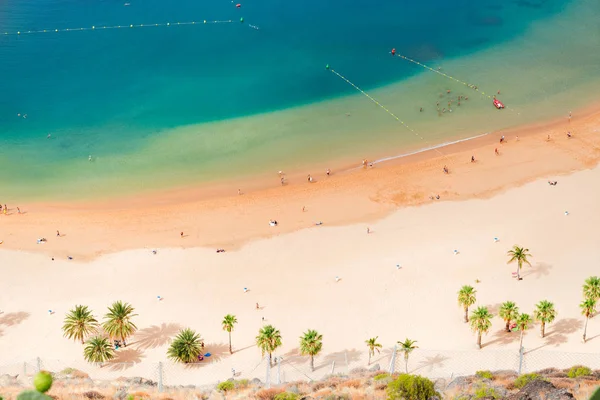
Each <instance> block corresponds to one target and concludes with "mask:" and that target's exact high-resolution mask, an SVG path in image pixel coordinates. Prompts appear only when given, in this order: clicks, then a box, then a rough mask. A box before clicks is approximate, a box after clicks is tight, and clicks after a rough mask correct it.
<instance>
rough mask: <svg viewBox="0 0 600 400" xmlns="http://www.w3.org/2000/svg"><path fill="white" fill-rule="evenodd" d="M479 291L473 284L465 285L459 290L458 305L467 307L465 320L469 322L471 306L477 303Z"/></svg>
mask: <svg viewBox="0 0 600 400" xmlns="http://www.w3.org/2000/svg"><path fill="white" fill-rule="evenodd" d="M476 293H477V291H476V290H475V289H474V288H473V286H469V285H465V286H463V287H461V288H460V290H459V291H458V305H460V306H463V307H464V308H465V322H469V307H470V306H472V305H473V304H475V300H476V299H475V294H476Z"/></svg>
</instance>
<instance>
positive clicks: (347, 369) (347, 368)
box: [344, 352, 350, 375]
mask: <svg viewBox="0 0 600 400" xmlns="http://www.w3.org/2000/svg"><path fill="white" fill-rule="evenodd" d="M344 358H345V359H346V374H348V375H350V364H349V363H348V353H347V352H344Z"/></svg>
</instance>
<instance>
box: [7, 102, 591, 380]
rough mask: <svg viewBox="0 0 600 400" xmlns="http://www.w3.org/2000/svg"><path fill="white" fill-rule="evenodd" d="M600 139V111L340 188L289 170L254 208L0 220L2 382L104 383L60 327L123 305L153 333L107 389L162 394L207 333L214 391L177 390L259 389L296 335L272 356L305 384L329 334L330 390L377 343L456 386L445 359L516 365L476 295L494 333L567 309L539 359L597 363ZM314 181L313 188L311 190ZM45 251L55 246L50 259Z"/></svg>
mask: <svg viewBox="0 0 600 400" xmlns="http://www.w3.org/2000/svg"><path fill="white" fill-rule="evenodd" d="M599 130H600V111H598V108H597V107H596V109H595V110H587V111H580V112H577V113H574V114H573V119H572V121H571V122H569V121H568V120H567V118H566V117H564V118H560V119H559V120H557V121H552V122H549V123H547V124H540V125H536V126H527V127H521V128H519V129H514V130H511V131H505V132H495V133H493V134H490V135H488V136H486V137H483V138H480V139H477V140H473V141H470V142H464V143H461V144H457V145H455V146H449V147H445V148H443V149H440V150H439V151H430V152H425V153H421V154H418V155H415V156H412V157H407V158H403V159H398V160H395V161H393V162H389V163H382V164H376V165H375V166H374V167H372V168H365V169H362V168H358V169H355V170H352V171H348V172H344V173H339V172H336V170H334V174H333V175H332V176H331V177H327V176H325V173H324V171H325V168H323V167H322V166H319V168H320V170H319V173H317V172H316V171H317V169H315V171H306V172H303V173H302V174H300V173H298V174H295V175H290V176H288V177H287V181H288V184H287V185H285V186H283V187H282V186H281V185H280V183H279V177H278V176H277V172H276V171H275V172H274V174H273V177H272V178H269V179H268V182H267V181H261V182H254V183H252V184H248V185H246V186H241V187H240V188H241V189H242V195H238V194H237V187H235V186H231V187H229V188H212V189H211V188H208V189H207V188H202V189H182V190H179V191H174V192H170V193H157V194H155V195H150V196H145V197H143V198H138V199H118V200H115V201H114V202H104V203H95V204H92V203H86V204H81V203H80V204H12V202H11V203H9V204H8V207H9V209H10V212H9V215H1V216H0V240H3V241H4V243H3V244H2V245H1V246H2V247H1V249H0V250H1V251H0V265H2V281H1V283H0V310H1V311H2V312H3V314H0V354H1V355H2V356H1V361H0V370H4V371H9V370H12V369H11V368H19V367H17V366H19V365H22V364H23V362H30V360H34V359H35V358H36V357H40V358H41V359H42V360H45V361H44V366H45V367H47V368H53V365H55V366H57V367H56V368H58V366H62V367H67V366H71V367H81V368H82V369H85V368H88V369H89V368H91V367H90V366H88V365H86V363H85V362H84V361H83V357H82V346H81V344H78V343H75V342H73V341H69V340H67V339H65V338H63V337H62V332H61V326H62V321H63V318H64V314H65V313H66V312H67V311H68V310H69V309H70V308H72V307H73V306H74V305H75V304H85V305H88V306H89V307H90V308H91V309H93V310H94V313H95V315H97V316H98V317H101V316H102V315H103V314H104V313H105V310H106V306H107V305H109V304H110V303H111V302H113V301H115V300H123V301H127V302H130V303H131V304H132V305H134V307H135V308H136V312H137V313H138V314H139V316H138V317H136V320H135V322H136V324H137V326H138V328H139V329H140V331H139V333H138V334H137V335H136V336H134V337H133V338H132V340H131V342H130V346H128V348H127V349H124V350H121V351H119V352H118V353H117V354H118V357H117V361H120V362H130V363H132V365H130V366H128V367H126V368H125V367H124V368H116V369H114V370H111V371H110V373H111V374H116V375H117V376H118V375H130V376H131V375H142V376H148V375H152V374H153V371H154V369H155V366H156V363H158V362H159V361H164V360H166V354H165V353H166V349H167V347H168V343H169V340H170V339H171V338H172V337H173V336H174V335H175V334H176V332H177V331H178V329H179V328H180V327H190V328H193V329H196V330H197V331H198V332H200V333H201V334H202V336H203V338H204V339H205V341H206V344H207V350H208V351H211V352H212V353H213V355H214V358H213V359H212V361H211V362H210V363H206V364H204V365H203V366H201V367H199V368H200V371H202V373H200V371H198V370H197V369H190V368H185V367H182V366H174V365H173V366H171V367H170V368H172V369H171V370H170V375H169V376H170V377H171V378H170V379H171V381H172V382H173V383H182V384H183V383H190V381H193V382H192V383H196V384H200V383H212V382H215V381H218V380H223V379H226V378H228V377H229V375H230V372H229V371H230V370H231V368H234V369H236V371H239V373H241V374H242V376H253V374H255V375H259V374H260V373H259V372H258V371H259V370H260V368H259V370H256V365H257V364H258V363H260V352H259V350H258V349H256V347H255V346H254V345H253V344H254V337H255V336H256V334H257V332H258V329H259V328H260V326H261V325H262V324H263V323H270V324H273V325H275V326H276V327H277V328H278V329H280V331H281V334H282V336H283V346H282V348H281V349H280V350H279V351H277V355H283V356H284V359H286V358H287V359H295V360H297V365H298V368H301V369H303V370H305V369H306V367H307V364H308V363H307V362H305V361H303V359H302V360H300V359H298V358H297V357H296V354H297V348H298V338H299V336H300V335H301V334H302V332H304V331H305V330H307V329H309V328H310V329H316V330H318V331H319V332H321V333H322V334H323V337H324V347H323V352H322V356H321V357H320V358H319V359H318V360H317V366H318V367H320V368H319V369H318V372H317V374H319V375H324V374H326V373H328V372H329V367H328V366H329V365H330V364H331V362H332V361H333V360H339V359H340V357H341V359H342V360H345V361H346V363H347V364H352V365H354V366H358V365H362V366H366V360H367V354H366V346H365V345H364V341H365V340H366V339H368V338H369V337H374V336H379V340H380V342H381V343H382V344H383V346H384V349H385V350H384V352H383V353H382V355H380V356H379V358H380V359H381V362H382V364H385V362H388V361H389V355H390V354H389V349H390V348H391V347H392V346H393V345H394V344H395V343H396V341H397V340H403V339H405V338H406V337H409V338H411V339H414V340H417V341H418V345H419V346H420V348H421V349H422V350H421V351H422V352H423V353H421V354H425V355H429V356H431V357H435V356H436V355H437V354H446V356H444V357H445V358H444V357H442V358H443V360H442V361H443V362H442V361H441V362H440V364H442V367H440V368H441V369H440V371H441V370H442V369H443V370H444V374H446V373H447V374H449V373H452V372H454V371H452V369H457V368H459V367H458V366H453V365H456V364H452V359H453V358H452V356H450V355H447V354H450V352H457V351H458V352H467V353H465V354H469V359H470V360H473V361H471V362H470V363H471V364H470V365H469V368H470V367H471V366H472V368H475V369H478V368H479V367H481V365H480V364H478V363H479V362H480V361H479V360H480V359H481V358H477V357H478V356H477V355H478V354H482V353H486V352H487V353H488V354H490V355H491V354H511V356H512V355H514V354H515V353H516V352H517V351H518V333H516V332H514V333H504V332H503V321H502V320H501V319H500V318H497V317H496V318H494V324H493V327H492V329H491V331H490V333H489V334H488V335H487V336H485V337H484V340H483V342H484V348H483V349H482V350H476V346H475V335H474V334H473V333H472V332H471V331H470V329H469V327H468V326H467V325H466V324H464V323H463V320H462V310H461V309H460V308H459V307H458V305H457V302H456V293H457V291H458V290H459V288H460V287H461V286H462V285H465V284H471V285H473V286H475V288H476V290H477V305H487V306H489V307H490V310H491V311H492V312H493V313H494V314H497V311H498V307H499V304H500V303H502V302H504V301H506V300H512V301H515V302H516V303H517V305H518V306H519V307H520V309H521V311H523V312H529V313H532V312H533V309H534V305H535V303H537V302H538V301H540V300H543V299H548V300H550V301H552V302H553V303H554V304H555V306H556V309H557V311H558V317H557V320H556V321H555V323H553V324H551V325H550V326H549V327H548V328H547V331H548V333H549V335H548V337H547V338H546V339H541V338H540V337H539V335H538V331H539V327H538V326H537V325H536V326H534V327H533V328H532V329H531V330H530V331H528V332H527V333H526V337H525V343H524V346H525V348H526V350H531V351H534V352H538V353H537V354H548V352H555V354H557V356H556V360H555V361H554V363H556V364H559V363H565V364H569V363H571V362H572V360H573V359H574V358H572V357H570V356H569V357H568V356H565V354H574V353H578V354H592V353H597V351H598V341H600V322H599V321H597V318H593V319H591V320H590V322H589V325H588V338H589V339H590V340H589V341H588V343H586V344H583V343H582V341H581V330H582V327H583V322H584V320H583V318H582V317H581V316H580V311H579V308H578V305H579V303H580V301H581V286H582V284H583V281H584V279H585V278H587V277H589V276H591V275H598V265H599V262H600V250H599V249H598V246H597V235H596V234H595V230H596V226H598V225H600V213H598V211H597V204H598V202H599V201H600V186H599V184H598V182H600V169H598V168H596V165H597V163H598V160H599V159H600V147H599V146H600V137H599V133H598V131H599ZM567 131H570V132H571V133H572V134H573V136H572V137H571V138H568V137H567V135H566V132H567ZM503 135H504V136H505V143H503V144H500V143H499V139H500V137H501V136H503ZM548 135H550V140H547V137H548ZM517 136H518V137H519V139H518V140H517ZM496 148H497V149H498V151H499V155H496V154H495V152H494V150H495V149H496ZM472 155H474V156H475V158H476V160H477V161H476V162H474V163H472V162H470V159H471V156H472ZM444 165H447V166H448V167H449V168H450V173H449V174H444V173H443V172H442V168H443V166H444ZM315 168H317V167H315ZM308 173H311V174H312V176H314V177H315V179H316V182H315V183H312V184H310V183H308V182H306V174H308ZM549 179H551V180H556V181H558V184H557V185H556V186H550V185H548V183H547V181H548V180H549ZM271 182H272V183H271ZM267 184H268V185H270V186H271V187H269V188H265V187H264V186H265V185H267ZM213 189H214V190H213ZM224 190H228V191H229V192H230V193H231V194H229V195H227V196H223V192H222V191H224ZM437 195H439V196H440V200H430V196H437ZM2 201H4V200H2ZM17 206H19V207H20V209H21V211H22V213H21V214H20V215H19V214H17V213H16V207H17ZM303 207H305V209H304V211H303ZM566 211H567V212H568V215H566V214H565V212H566ZM270 219H274V220H277V221H278V226H276V227H271V226H269V223H268V222H269V220H270ZM319 221H320V222H322V223H323V224H322V225H319V226H316V225H315V223H316V222H319ZM367 227H368V228H369V229H370V231H371V233H370V234H367V233H366V231H367ZM57 230H59V231H60V233H61V237H56V231H57ZM180 232H183V233H184V237H180ZM42 237H43V238H47V242H46V243H44V244H36V239H37V238H42ZM495 237H496V238H498V239H499V240H498V242H495V241H494V238H495ZM515 244H518V245H521V246H525V247H527V248H529V249H530V252H531V254H532V255H533V258H532V267H531V268H529V267H525V269H524V270H523V277H524V279H523V280H522V281H517V280H516V279H514V278H513V277H512V274H511V273H512V272H513V271H514V266H513V265H507V264H506V261H507V256H506V252H507V250H509V249H510V248H511V247H512V246H513V245H515ZM216 248H224V249H226V252H225V253H215V249H216ZM153 249H156V250H157V254H155V255H154V254H152V252H151V250H153ZM454 250H458V254H457V255H455V254H454ZM67 256H71V257H73V260H67ZM52 258H54V260H52ZM397 265H400V267H401V268H399V269H398V268H397V267H396V266H397ZM336 276H337V277H339V278H340V280H339V282H336V279H335V277H336ZM245 287H246V288H248V289H249V291H248V292H247V293H245V292H244V290H243V288H245ZM157 296H161V298H162V299H163V300H162V301H158V300H157ZM256 303H259V304H260V306H261V309H260V310H256V309H255V304H256ZM48 310H53V312H54V314H51V315H50V314H49V313H48ZM227 313H231V314H235V315H237V318H238V320H239V324H238V326H236V330H235V331H234V334H233V344H234V350H236V352H235V353H234V354H233V355H231V356H230V355H229V354H228V352H227V351H226V344H227V334H226V332H223V331H222V330H221V326H220V322H221V319H222V317H223V316H224V315H225V314H227ZM263 317H264V321H263ZM532 354H533V353H532ZM385 357H388V358H385ZM423 357H425V356H423ZM582 357H583V356H582ZM488 358H494V357H491V356H490V357H488ZM457 359H458V358H457V356H456V357H455V362H456V360H457ZM444 360H445V361H444ZM463 364H464V363H463ZM556 366H559V365H556ZM566 366H571V365H566ZM462 367H465V368H466V366H464V365H463V366H462ZM253 368H254V369H253ZM596 368H600V367H598V366H596ZM103 371H104V372H103V373H109V372H106V371H107V370H106V368H105V369H104V370H103ZM290 371H292V370H291V369H290ZM98 373H100V372H98ZM290 373H291V372H290ZM440 374H441V373H440ZM148 377H149V378H152V376H148Z"/></svg>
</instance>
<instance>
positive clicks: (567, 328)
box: [545, 318, 583, 346]
mask: <svg viewBox="0 0 600 400" xmlns="http://www.w3.org/2000/svg"><path fill="white" fill-rule="evenodd" d="M551 327H552V330H551V331H550V332H548V334H546V338H545V339H546V345H547V346H558V345H561V344H564V343H566V342H567V339H568V338H567V335H570V334H573V333H575V332H578V331H579V330H581V329H582V328H583V321H581V320H580V319H577V318H563V319H561V320H559V321H558V322H556V323H554V324H552V325H551Z"/></svg>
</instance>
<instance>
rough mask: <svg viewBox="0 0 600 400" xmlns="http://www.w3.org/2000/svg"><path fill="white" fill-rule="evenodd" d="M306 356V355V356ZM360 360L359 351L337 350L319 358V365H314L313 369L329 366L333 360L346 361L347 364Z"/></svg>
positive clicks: (344, 362) (342, 363) (344, 363)
mask: <svg viewBox="0 0 600 400" xmlns="http://www.w3.org/2000/svg"><path fill="white" fill-rule="evenodd" d="M307 358H308V357H307ZM358 360H360V351H358V350H356V349H352V350H345V351H338V352H337V353H330V354H328V355H326V356H325V357H323V359H322V360H321V365H319V366H316V367H315V371H317V370H319V369H321V368H325V367H328V366H331V364H332V363H333V362H334V361H335V363H336V364H339V365H346V362H347V363H348V365H349V364H351V363H353V362H355V361H358Z"/></svg>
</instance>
